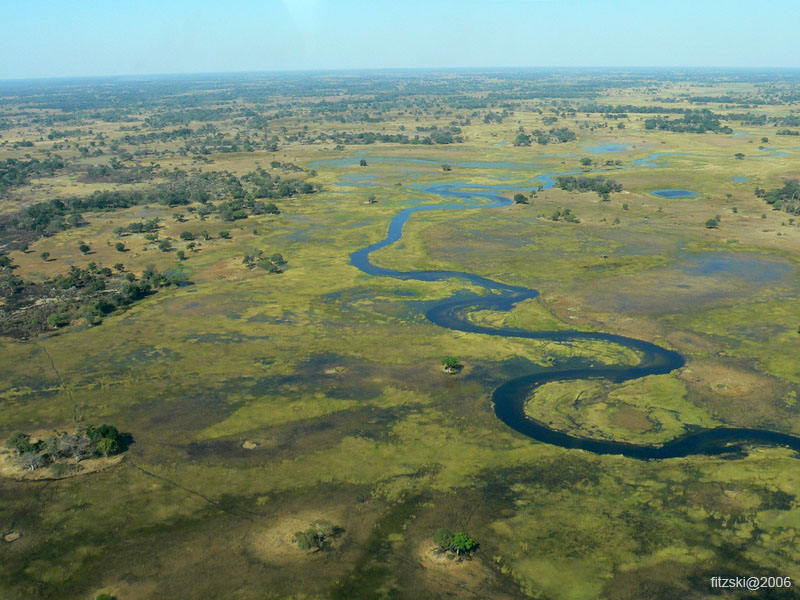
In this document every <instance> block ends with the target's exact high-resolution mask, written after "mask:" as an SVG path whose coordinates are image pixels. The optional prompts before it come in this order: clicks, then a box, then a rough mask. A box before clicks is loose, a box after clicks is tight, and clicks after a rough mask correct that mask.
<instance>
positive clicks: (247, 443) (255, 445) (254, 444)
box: [242, 440, 258, 450]
mask: <svg viewBox="0 0 800 600" xmlns="http://www.w3.org/2000/svg"><path fill="white" fill-rule="evenodd" d="M242 448H244V449H245V450H255V449H256V448H258V442H254V441H252V440H246V441H245V442H244V444H242Z"/></svg>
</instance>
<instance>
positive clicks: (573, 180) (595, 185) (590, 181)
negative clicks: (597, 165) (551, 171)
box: [556, 175, 622, 195]
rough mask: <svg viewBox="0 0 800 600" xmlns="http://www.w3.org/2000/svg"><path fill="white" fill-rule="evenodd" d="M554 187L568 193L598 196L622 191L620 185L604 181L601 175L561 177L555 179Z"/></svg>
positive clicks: (611, 181) (611, 180)
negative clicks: (588, 193)
mask: <svg viewBox="0 0 800 600" xmlns="http://www.w3.org/2000/svg"><path fill="white" fill-rule="evenodd" d="M556 185H557V186H558V187H559V188H560V189H562V190H566V191H568V192H597V193H598V194H600V195H603V194H605V195H608V194H612V193H614V192H621V191H622V184H621V183H617V182H616V181H614V180H613V179H606V178H605V177H603V176H602V175H598V176H597V177H583V176H578V177H574V176H572V175H562V176H560V177H557V178H556Z"/></svg>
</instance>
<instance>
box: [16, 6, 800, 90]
mask: <svg viewBox="0 0 800 600" xmlns="http://www.w3.org/2000/svg"><path fill="white" fill-rule="evenodd" d="M517 66H528V67H544V66H567V67H569V66H622V67H626V66H728V67H800V0H769V1H765V0H762V1H760V2H753V1H743V0H692V1H690V0H661V1H658V0H640V1H633V0H560V1H551V0H483V1H478V0H427V1H426V0H260V1H255V0H227V1H220V0H214V1H208V0H191V1H190V0H161V1H154V0H105V1H100V0H91V1H90V0H69V1H66V0H26V1H24V2H23V1H19V0H0V79H10V78H27V77H57V76H83V75H87V76H91V75H129V74H155V73H198V72H200V73H203V72H205V73H208V72H227V71H270V70H290V69H291V70H293V69H359V68H408V67H412V68H424V67H517Z"/></svg>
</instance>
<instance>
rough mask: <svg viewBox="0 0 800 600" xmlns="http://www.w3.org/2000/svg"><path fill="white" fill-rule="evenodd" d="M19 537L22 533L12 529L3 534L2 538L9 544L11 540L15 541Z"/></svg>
mask: <svg viewBox="0 0 800 600" xmlns="http://www.w3.org/2000/svg"><path fill="white" fill-rule="evenodd" d="M21 537H22V534H21V533H20V532H19V531H12V532H10V533H7V534H5V535H4V536H3V540H4V541H6V542H8V543H9V544H10V543H11V542H16V541H17V540H18V539H19V538H21Z"/></svg>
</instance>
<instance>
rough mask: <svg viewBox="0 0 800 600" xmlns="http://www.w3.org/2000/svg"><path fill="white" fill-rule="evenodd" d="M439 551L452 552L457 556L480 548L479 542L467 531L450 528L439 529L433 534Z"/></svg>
mask: <svg viewBox="0 0 800 600" xmlns="http://www.w3.org/2000/svg"><path fill="white" fill-rule="evenodd" d="M433 541H434V542H436V545H437V550H438V551H439V552H452V553H453V554H455V555H456V556H464V555H467V554H469V553H470V552H473V551H474V550H477V549H478V542H476V541H475V540H474V539H472V538H471V537H469V535H467V534H466V533H464V532H463V531H462V532H459V533H453V532H452V531H450V530H449V529H445V528H442V529H439V530H438V531H437V532H436V533H435V534H434V536H433Z"/></svg>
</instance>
